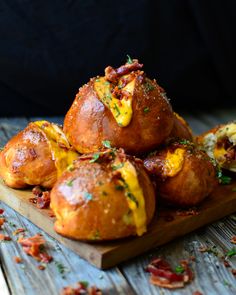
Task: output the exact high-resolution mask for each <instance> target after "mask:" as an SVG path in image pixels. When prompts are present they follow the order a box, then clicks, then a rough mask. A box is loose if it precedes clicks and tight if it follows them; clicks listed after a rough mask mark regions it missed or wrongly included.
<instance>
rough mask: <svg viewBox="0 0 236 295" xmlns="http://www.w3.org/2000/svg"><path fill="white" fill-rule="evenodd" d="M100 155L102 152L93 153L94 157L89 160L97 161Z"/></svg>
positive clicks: (91, 161)
mask: <svg viewBox="0 0 236 295" xmlns="http://www.w3.org/2000/svg"><path fill="white" fill-rule="evenodd" d="M99 157H100V154H99V153H96V154H94V155H93V158H92V159H91V160H90V161H89V163H94V162H97V160H98V159H99Z"/></svg>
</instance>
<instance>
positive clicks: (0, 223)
mask: <svg viewBox="0 0 236 295" xmlns="http://www.w3.org/2000/svg"><path fill="white" fill-rule="evenodd" d="M4 222H5V218H0V229H2V226H3V224H4Z"/></svg>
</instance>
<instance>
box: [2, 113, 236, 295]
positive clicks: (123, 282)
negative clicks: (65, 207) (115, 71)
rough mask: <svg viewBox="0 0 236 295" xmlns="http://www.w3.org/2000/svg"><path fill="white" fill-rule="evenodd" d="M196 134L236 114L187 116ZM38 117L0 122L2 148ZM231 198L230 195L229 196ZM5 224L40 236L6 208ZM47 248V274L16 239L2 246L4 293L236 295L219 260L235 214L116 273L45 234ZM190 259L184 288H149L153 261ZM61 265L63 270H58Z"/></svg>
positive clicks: (234, 262)
mask: <svg viewBox="0 0 236 295" xmlns="http://www.w3.org/2000/svg"><path fill="white" fill-rule="evenodd" d="M181 115H183V116H184V118H185V119H186V120H187V121H188V122H189V124H190V126H191V127H192V129H193V131H194V133H195V134H199V133H201V132H203V131H206V130H208V129H209V128H210V127H213V126H215V125H217V124H219V123H227V122H228V121H231V120H235V119H236V109H230V110H223V109H221V110H215V111H210V110H209V112H208V113H200V112H196V113H191V115H190V114H184V113H182V114H181ZM37 119H39V118H1V119H0V146H3V145H4V144H5V143H6V142H7V141H8V140H9V138H10V137H12V136H13V135H14V134H15V133H17V132H18V131H19V130H21V129H23V128H24V127H25V126H26V125H27V123H28V122H29V121H32V120H37ZM44 119H47V120H49V121H52V122H56V123H62V120H63V119H62V118H44ZM226 197H227V196H226ZM0 208H2V209H4V210H5V212H4V215H5V216H6V219H7V221H8V222H7V223H5V224H4V228H3V230H2V232H3V233H5V234H6V235H10V236H12V232H13V231H14V230H15V229H16V228H19V227H22V228H26V229H27V236H33V235H35V234H36V233H38V232H42V231H41V230H40V229H39V228H37V227H36V226H35V225H34V224H32V223H31V222H30V221H28V220H27V219H26V218H24V217H22V216H21V215H19V214H18V213H16V212H15V211H14V210H12V209H11V208H9V207H7V206H6V205H5V204H4V203H0ZM42 234H43V236H44V237H45V239H46V241H47V245H48V249H49V250H48V251H49V253H50V255H52V256H53V259H54V260H53V262H51V263H50V264H48V266H47V268H46V269H45V270H43V271H42V270H39V269H38V268H37V265H38V263H37V262H36V261H35V260H34V259H33V258H32V257H30V256H27V255H26V254H25V253H24V252H23V251H22V248H21V246H20V245H19V244H18V243H17V242H16V237H14V236H13V240H12V241H9V242H7V241H6V242H1V243H0V258H1V265H0V294H1V295H5V294H14V295H29V294H30V295H31V294H33V295H54V294H55V295H56V294H60V291H61V289H62V288H63V287H64V286H67V285H75V284H76V282H78V281H87V282H89V284H90V285H96V286H97V287H99V288H100V289H102V290H103V293H104V294H112V295H115V294H126V295H128V294H140V295H149V294H150V295H151V294H166V295H167V294H174V295H177V294H178V295H179V294H186V295H187V294H194V292H195V291H199V292H201V293H202V294H204V295H206V294H207V295H208V294H209V295H214V294H221V295H223V294H224V295H229V294H236V277H235V276H234V275H233V274H232V273H231V271H230V269H231V268H227V267H226V266H225V265H224V264H223V263H222V258H221V257H220V256H221V255H223V253H225V252H226V251H229V250H230V249H231V248H232V246H233V245H232V244H231V243H230V237H232V236H233V235H235V234H236V215H235V216H234V215H231V216H229V217H226V218H224V219H223V220H220V221H218V222H216V223H214V224H212V225H209V226H207V227H205V228H202V229H200V230H198V231H195V232H193V233H191V234H188V235H186V236H185V237H182V238H179V239H177V240H175V241H173V242H171V243H169V244H167V245H165V246H162V247H160V248H156V249H153V250H152V251H150V252H149V253H146V254H144V255H142V256H139V257H137V258H135V259H132V260H130V261H127V262H125V263H122V264H121V265H118V266H117V267H114V268H112V269H109V270H106V271H101V270H98V269H96V268H95V267H93V266H91V265H90V264H89V263H87V262H86V261H84V260H83V259H81V258H80V257H79V256H78V255H77V254H75V253H73V252H72V251H71V250H69V249H67V248H66V247H64V246H63V245H61V244H60V243H58V242H57V241H55V240H54V239H52V238H51V237H50V236H48V235H47V234H46V233H42ZM201 246H207V247H208V248H211V249H214V251H208V252H204V253H201V252H200V251H199V247H201ZM190 255H193V256H195V257H196V260H195V261H194V262H192V269H193V271H194V273H195V279H194V280H193V282H192V283H190V284H189V285H187V286H186V287H185V288H184V289H180V290H175V291H169V290H167V289H163V288H158V287H156V286H153V285H151V284H150V283H149V274H148V273H146V272H145V271H144V267H145V266H146V265H147V264H148V262H150V260H151V259H152V257H155V256H163V257H165V258H166V259H167V260H168V261H170V262H171V263H173V264H174V265H177V264H178V263H179V261H180V260H181V259H187V258H189V256H190ZM14 256H20V257H21V258H22V259H23V263H21V264H16V263H15V262H14V261H13V257H14ZM229 263H230V265H231V267H232V268H234V269H235V268H236V257H232V258H230V259H229ZM58 266H60V267H58Z"/></svg>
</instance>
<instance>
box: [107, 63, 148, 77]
mask: <svg viewBox="0 0 236 295" xmlns="http://www.w3.org/2000/svg"><path fill="white" fill-rule="evenodd" d="M142 67H143V64H140V63H139V62H138V60H137V59H133V62H132V63H126V64H125V65H122V66H120V67H119V68H117V69H114V68H113V67H111V66H108V67H106V68H105V78H106V80H108V81H110V82H112V83H116V82H117V79H118V78H119V77H121V76H123V75H126V74H129V73H130V72H132V71H137V70H140V69H141V68H142Z"/></svg>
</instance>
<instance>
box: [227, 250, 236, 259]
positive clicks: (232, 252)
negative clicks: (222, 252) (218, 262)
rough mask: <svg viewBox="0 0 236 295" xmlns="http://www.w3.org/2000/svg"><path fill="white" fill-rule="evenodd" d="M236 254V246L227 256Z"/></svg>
mask: <svg viewBox="0 0 236 295" xmlns="http://www.w3.org/2000/svg"><path fill="white" fill-rule="evenodd" d="M234 255H236V248H232V249H231V250H229V251H228V252H227V253H226V256H228V257H232V256H234Z"/></svg>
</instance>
